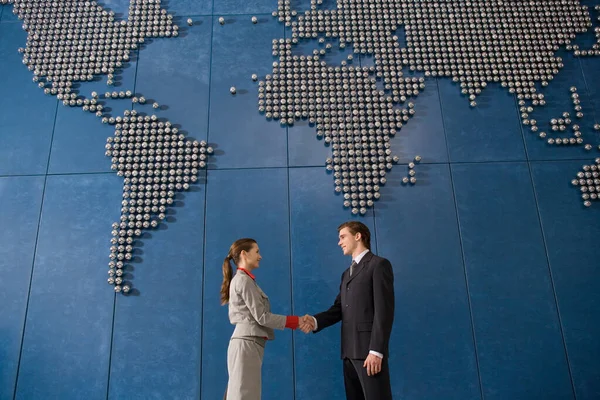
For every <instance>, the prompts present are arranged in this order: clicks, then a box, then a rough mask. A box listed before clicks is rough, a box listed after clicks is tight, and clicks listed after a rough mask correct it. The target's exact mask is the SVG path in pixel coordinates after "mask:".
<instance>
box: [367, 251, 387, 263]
mask: <svg viewBox="0 0 600 400" xmlns="http://www.w3.org/2000/svg"><path fill="white" fill-rule="evenodd" d="M367 255H370V256H371V259H370V260H369V262H370V263H373V264H382V263H389V262H390V261H389V260H388V259H387V258H384V257H380V256H378V255H377V254H375V253H373V252H369V253H368V254H367Z"/></svg>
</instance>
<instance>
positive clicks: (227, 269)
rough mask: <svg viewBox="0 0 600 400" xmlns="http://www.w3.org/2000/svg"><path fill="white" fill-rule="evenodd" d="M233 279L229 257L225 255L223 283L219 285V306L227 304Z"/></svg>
mask: <svg viewBox="0 0 600 400" xmlns="http://www.w3.org/2000/svg"><path fill="white" fill-rule="evenodd" d="M232 278H233V268H231V255H230V254H227V257H225V260H223V283H222V284H221V305H225V304H227V303H229V286H230V285H231V279H232Z"/></svg>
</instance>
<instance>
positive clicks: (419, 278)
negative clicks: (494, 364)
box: [375, 165, 480, 400]
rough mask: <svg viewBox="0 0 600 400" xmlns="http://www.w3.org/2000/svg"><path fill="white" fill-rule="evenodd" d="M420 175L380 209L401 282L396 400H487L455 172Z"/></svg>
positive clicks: (429, 170)
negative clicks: (482, 387)
mask: <svg viewBox="0 0 600 400" xmlns="http://www.w3.org/2000/svg"><path fill="white" fill-rule="evenodd" d="M415 171H416V172H417V175H416V177H417V179H418V184H417V185H414V186H405V185H402V184H399V183H398V180H397V179H393V180H390V181H389V183H388V184H387V185H386V187H385V191H386V193H385V197H383V198H382V200H380V201H379V202H378V203H377V204H376V205H375V225H376V227H377V228H376V229H377V248H378V250H379V255H381V256H382V257H386V258H388V259H389V260H390V262H391V263H392V266H393V267H394V277H395V292H396V316H395V320H394V329H393V331H392V337H391V342H390V370H391V372H392V376H394V377H395V379H394V380H393V382H392V385H393V386H392V389H393V393H394V398H398V399H407V400H408V399H415V400H416V399H457V400H459V399H460V400H462V399H479V398H480V388H479V376H478V371H477V360H476V355H475V343H474V337H473V332H472V327H471V319H470V317H471V315H470V304H469V300H468V294H467V288H466V281H465V270H464V265H463V260H462V254H461V251H460V250H461V248H460V239H459V232H458V220H457V216H456V209H455V206H454V196H453V193H452V182H451V177H450V171H449V168H448V166H447V165H418V166H417V167H416V169H415ZM424 199H426V201H424Z"/></svg>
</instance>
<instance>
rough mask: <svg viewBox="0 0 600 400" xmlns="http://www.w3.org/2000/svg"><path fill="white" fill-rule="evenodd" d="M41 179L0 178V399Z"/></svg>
mask: <svg viewBox="0 0 600 400" xmlns="http://www.w3.org/2000/svg"><path fill="white" fill-rule="evenodd" d="M43 190H44V177H5V178H0V209H1V210H2V212H1V213H0V226H2V227H3V228H4V229H2V230H0V243H1V244H2V245H1V246H0V277H2V278H1V279H0V359H1V360H2V368H0V399H9V398H12V396H13V394H14V390H15V383H16V378H17V367H18V364H19V356H20V353H21V344H22V343H21V341H22V339H23V323H24V322H25V312H26V307H27V295H28V293H29V283H30V279H31V268H32V266H33V253H34V251H35V242H36V237H37V231H38V223H39V218H40V205H41V202H42V192H43Z"/></svg>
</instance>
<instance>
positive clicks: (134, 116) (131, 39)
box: [1, 0, 213, 293]
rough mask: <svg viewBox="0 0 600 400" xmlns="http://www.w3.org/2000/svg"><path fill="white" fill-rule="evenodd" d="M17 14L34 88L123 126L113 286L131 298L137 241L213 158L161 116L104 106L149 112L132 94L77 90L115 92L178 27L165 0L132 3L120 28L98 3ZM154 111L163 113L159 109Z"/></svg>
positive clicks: (110, 141) (29, 0) (42, 5)
mask: <svg viewBox="0 0 600 400" xmlns="http://www.w3.org/2000/svg"><path fill="white" fill-rule="evenodd" d="M1 1H2V3H3V4H7V3H12V2H11V1H8V0H1ZM13 13H14V14H16V15H17V16H18V18H19V19H20V20H23V29H24V30H25V31H27V33H28V36H27V43H26V46H25V47H24V48H20V49H19V53H21V54H23V64H25V65H26V66H27V68H28V69H29V70H30V71H32V72H33V74H34V76H33V81H34V82H36V83H37V84H38V86H39V87H40V88H42V89H43V90H44V93H46V94H48V95H56V96H57V98H58V99H59V100H62V102H63V104H64V105H65V106H72V107H81V108H82V109H83V110H84V111H89V112H93V113H95V114H96V115H97V116H98V117H100V118H101V122H102V123H105V124H110V125H114V126H115V131H114V135H113V136H111V137H108V138H107V143H106V153H105V154H106V155H107V156H108V157H111V160H112V165H111V168H112V169H113V170H114V171H116V173H117V175H119V176H122V177H123V179H124V184H123V199H122V202H121V217H120V221H118V222H115V223H113V224H112V229H113V230H112V236H113V238H112V239H111V247H110V255H109V257H110V262H109V270H108V283H109V284H111V285H113V287H114V291H115V292H121V293H128V292H130V290H131V283H130V282H127V281H126V280H125V279H126V273H125V270H126V263H127V262H129V261H130V260H131V258H132V257H133V249H134V238H135V237H138V236H140V235H141V234H142V232H143V231H144V230H146V229H151V228H156V227H157V226H158V225H159V223H160V221H161V220H163V219H164V218H165V216H166V212H167V210H168V207H169V206H170V205H171V204H172V203H173V199H174V196H175V193H176V192H178V191H183V190H187V189H189V187H190V184H191V183H194V182H196V181H197V179H198V171H199V170H200V169H204V168H206V164H207V158H208V156H209V155H211V154H212V153H213V150H212V148H211V147H209V146H208V145H207V143H206V142H204V141H202V142H198V141H191V140H189V139H186V138H185V136H184V135H182V134H181V133H179V132H178V129H177V128H175V127H173V125H172V124H171V123H170V122H169V121H163V120H160V119H159V118H158V117H157V116H156V115H140V114H138V113H137V111H135V110H133V111H129V110H127V111H125V112H124V114H123V115H121V116H116V117H113V116H110V115H109V114H106V113H105V109H104V106H103V104H102V103H101V100H102V99H104V100H110V99H116V100H123V99H127V100H129V101H131V102H133V103H139V104H145V103H146V99H145V98H144V97H143V96H139V97H138V96H134V94H133V93H132V91H130V90H122V91H115V90H112V91H111V90H108V91H106V92H105V93H104V94H103V95H101V94H98V93H97V92H92V93H91V95H90V97H89V98H88V97H85V96H82V95H79V94H78V93H76V92H75V90H74V89H73V83H74V82H77V81H81V82H85V81H91V80H93V79H94V76H97V75H106V77H107V84H108V85H109V86H110V85H112V84H113V83H114V77H115V72H116V71H117V70H118V69H120V68H122V67H123V63H124V62H126V61H128V60H129V57H130V56H129V55H130V52H131V51H136V49H137V48H138V45H139V44H141V43H143V42H144V39H145V38H151V37H152V38H154V37H176V36H178V27H177V26H176V25H173V21H172V19H173V17H172V16H171V15H169V14H167V12H166V10H164V9H162V8H161V5H160V1H159V0H131V1H130V6H129V17H128V19H127V20H126V21H125V20H122V21H115V13H114V12H113V11H107V10H105V9H104V8H103V7H102V6H100V5H98V4H97V3H96V2H94V1H72V2H60V3H59V2H56V1H54V2H51V1H34V0H26V1H17V2H15V5H14V8H13ZM188 24H190V25H192V24H193V21H192V20H191V19H190V20H188ZM152 107H153V108H154V109H158V108H160V105H159V103H158V102H154V103H153V104H152Z"/></svg>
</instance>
